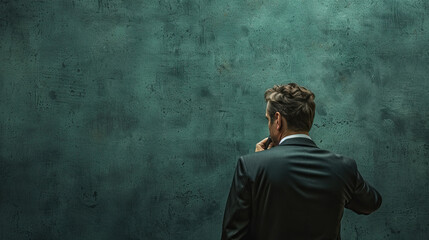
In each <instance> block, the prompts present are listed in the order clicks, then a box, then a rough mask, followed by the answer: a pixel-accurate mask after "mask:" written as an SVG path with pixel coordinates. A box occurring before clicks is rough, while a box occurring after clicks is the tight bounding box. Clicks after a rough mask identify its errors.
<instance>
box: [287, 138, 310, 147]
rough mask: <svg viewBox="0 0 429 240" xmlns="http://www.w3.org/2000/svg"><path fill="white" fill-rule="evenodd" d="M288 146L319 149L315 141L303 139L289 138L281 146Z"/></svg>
mask: <svg viewBox="0 0 429 240" xmlns="http://www.w3.org/2000/svg"><path fill="white" fill-rule="evenodd" d="M286 145H303V146H309V147H317V145H316V143H314V141H313V140H311V139H308V138H303V137H296V138H289V139H286V140H284V141H283V142H282V143H281V144H280V145H279V146H286Z"/></svg>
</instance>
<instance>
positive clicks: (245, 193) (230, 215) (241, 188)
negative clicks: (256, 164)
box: [222, 157, 251, 240]
mask: <svg viewBox="0 0 429 240" xmlns="http://www.w3.org/2000/svg"><path fill="white" fill-rule="evenodd" d="M250 217H251V189H250V184H249V177H248V175H247V173H246V167H245V165H244V161H243V158H242V157H240V159H239V160H238V162H237V166H236V168H235V173H234V177H233V180H232V184H231V189H230V191H229V195H228V200H227V202H226V207H225V212H224V217H223V224H222V240H230V239H231V240H232V239H234V240H236V239H246V237H247V234H248V231H249V223H250Z"/></svg>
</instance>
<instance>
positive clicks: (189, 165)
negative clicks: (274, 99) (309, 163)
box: [0, 0, 429, 240]
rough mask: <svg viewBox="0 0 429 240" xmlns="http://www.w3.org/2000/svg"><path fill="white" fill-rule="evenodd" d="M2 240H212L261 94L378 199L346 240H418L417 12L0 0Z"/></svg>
mask: <svg viewBox="0 0 429 240" xmlns="http://www.w3.org/2000/svg"><path fill="white" fill-rule="evenodd" d="M0 41H1V42H0V61H1V62H0V63H1V64H0V84H1V85H0V87H1V96H0V99H1V117H0V119H1V125H0V131H1V142H0V144H1V145H0V150H1V155H0V156H1V161H0V239H45V240H46V239H91V240H92V239H154V240H156V239H207V240H212V239H213V240H214V239H219V238H220V230H221V223H222V216H223V210H224V206H225V202H226V198H227V194H228V191H229V187H230V184H231V180H232V174H233V170H234V167H235V164H236V162H237V159H238V157H239V156H240V155H243V154H247V153H249V152H252V151H253V150H254V145H255V144H256V142H258V141H259V140H260V139H262V138H264V137H265V136H266V135H267V134H268V129H267V125H266V124H267V123H266V120H265V118H264V114H265V112H264V111H265V102H264V98H263V92H264V91H265V89H267V88H270V87H272V86H273V85H274V84H282V83H289V82H297V83H298V84H300V85H303V86H306V87H308V88H309V89H310V90H312V91H313V92H314V93H315V94H316V104H317V113H316V117H315V122H314V126H313V128H312V130H311V131H310V135H311V137H312V138H313V139H314V140H315V142H316V143H317V144H318V146H319V147H321V148H326V149H330V150H332V151H334V152H337V153H339V154H342V155H346V156H350V157H353V158H354V159H356V161H357V163H358V167H359V169H360V171H361V172H362V174H363V176H364V177H365V178H366V179H367V180H368V181H369V182H370V183H371V184H372V185H374V186H375V187H376V188H377V189H378V190H379V191H380V192H381V194H382V196H383V200H384V202H383V205H382V207H381V208H380V209H379V211H378V212H375V213H373V214H372V215H370V216H358V215H356V214H354V213H353V212H350V211H348V210H346V212H345V216H344V218H343V221H342V236H343V238H344V239H371V240H372V239H389V240H390V239H407V240H408V239H428V237H429V204H428V198H429V166H428V162H429V141H428V139H429V122H428V121H429V117H428V105H429V99H428V94H427V89H428V88H429V79H428V78H429V77H428V74H429V2H428V1H425V0H403V1H399V0H384V1H373V0H364V1H358V0H355V1H352V0H327V1H316V0H312V1H311V0H309V1H307V0H305V1H304V0H296V1H280V0H265V1H262V0H248V1H244V0H243V1H226V0H217V1H214V0H212V1H200V0H189V1H186V0H183V1H181V0H178V1H165V0H159V1H120V0H110V1H108V0H98V1H95V0H92V1H89V0H88V1H83V0H72V1H24V0H15V1H8V0H0Z"/></svg>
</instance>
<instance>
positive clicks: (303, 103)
mask: <svg viewBox="0 0 429 240" xmlns="http://www.w3.org/2000/svg"><path fill="white" fill-rule="evenodd" d="M264 96H265V101H266V102H267V103H268V105H267V111H268V115H269V116H270V118H273V117H274V114H275V113H276V112H279V113H280V114H281V115H282V116H283V117H285V118H286V121H287V125H288V129H290V130H293V131H306V132H308V131H310V129H311V126H312V125H313V119H314V114H315V110H316V104H315V102H314V98H315V95H314V93H312V92H311V91H310V90H308V89H307V88H305V87H302V86H299V85H298V84H296V83H289V84H287V85H275V86H274V87H273V88H270V89H267V90H266V91H265V94H264Z"/></svg>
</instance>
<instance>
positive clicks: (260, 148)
mask: <svg viewBox="0 0 429 240" xmlns="http://www.w3.org/2000/svg"><path fill="white" fill-rule="evenodd" d="M267 141H268V138H267V137H266V138H264V139H262V141H260V142H258V143H257V144H256V149H255V152H260V151H264V150H266V149H265V143H266V142H267ZM272 147H273V142H271V143H270V145H268V148H267V149H270V148H272Z"/></svg>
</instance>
